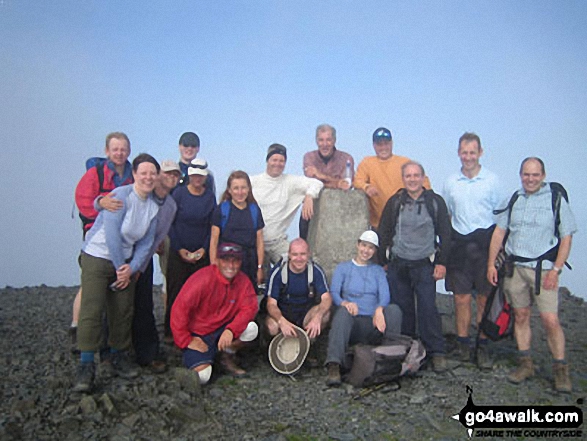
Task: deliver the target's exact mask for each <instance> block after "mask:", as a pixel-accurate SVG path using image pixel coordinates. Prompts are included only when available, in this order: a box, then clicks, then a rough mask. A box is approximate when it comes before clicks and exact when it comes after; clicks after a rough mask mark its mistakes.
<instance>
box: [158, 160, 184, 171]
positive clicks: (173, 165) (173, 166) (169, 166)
mask: <svg viewBox="0 0 587 441" xmlns="http://www.w3.org/2000/svg"><path fill="white" fill-rule="evenodd" d="M161 171H162V172H163V173H166V172H171V171H176V172H179V174H181V168H179V164H178V163H177V162H175V161H174V160H172V159H166V160H165V161H161Z"/></svg>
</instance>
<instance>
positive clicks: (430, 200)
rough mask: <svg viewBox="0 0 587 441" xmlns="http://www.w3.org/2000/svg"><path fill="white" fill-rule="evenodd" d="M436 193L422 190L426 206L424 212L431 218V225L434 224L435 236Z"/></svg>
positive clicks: (436, 220) (436, 215) (436, 225)
mask: <svg viewBox="0 0 587 441" xmlns="http://www.w3.org/2000/svg"><path fill="white" fill-rule="evenodd" d="M435 196H436V193H434V191H432V190H424V205H425V206H426V211H428V215H429V216H430V217H431V218H432V223H433V224H434V233H435V234H437V232H438V204H437V203H435V201H434V198H435Z"/></svg>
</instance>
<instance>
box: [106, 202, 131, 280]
mask: <svg viewBox="0 0 587 441" xmlns="http://www.w3.org/2000/svg"><path fill="white" fill-rule="evenodd" d="M125 195H127V193H125ZM117 196H118V195H117ZM120 197H121V198H122V197H123V196H122V195H120ZM123 202H124V201H123ZM126 208H127V207H126V204H124V207H123V208H122V209H121V210H118V211H114V212H112V211H102V212H101V213H100V216H103V218H104V235H105V238H106V246H107V247H108V254H109V255H110V261H111V262H112V264H113V265H114V268H116V269H117V270H118V269H119V268H120V267H121V266H122V265H124V264H125V259H124V253H123V252H122V233H121V231H120V229H121V228H122V222H123V220H124V216H125V215H126Z"/></svg>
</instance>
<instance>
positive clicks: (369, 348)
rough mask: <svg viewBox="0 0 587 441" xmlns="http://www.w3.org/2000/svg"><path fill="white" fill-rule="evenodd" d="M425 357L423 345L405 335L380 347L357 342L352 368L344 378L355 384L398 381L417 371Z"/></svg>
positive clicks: (363, 384)
mask: <svg viewBox="0 0 587 441" xmlns="http://www.w3.org/2000/svg"><path fill="white" fill-rule="evenodd" d="M425 357H426V350H425V349H424V345H423V344H422V343H421V342H420V341H419V340H414V339H413V338H411V337H408V336H405V335H395V336H393V338H391V339H386V341H385V342H384V343H383V344H381V345H379V346H373V345H365V344H358V345H356V346H355V347H354V349H353V355H352V367H351V370H350V372H349V373H348V374H347V376H346V378H345V379H346V381H347V382H348V383H350V384H352V385H353V386H355V387H369V386H374V385H377V384H382V383H388V382H392V381H397V380H398V379H399V378H400V377H402V376H404V375H409V374H414V373H416V372H418V370H419V369H420V367H421V366H422V362H423V361H424V358H425Z"/></svg>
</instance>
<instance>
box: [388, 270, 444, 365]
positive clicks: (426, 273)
mask: <svg viewBox="0 0 587 441" xmlns="http://www.w3.org/2000/svg"><path fill="white" fill-rule="evenodd" d="M387 280H388V282H389V291H390V294H391V299H392V301H393V302H394V303H397V305H399V307H400V309H401V310H402V313H403V320H402V331H401V333H402V334H404V335H408V336H410V337H412V338H417V334H419V335H420V338H421V340H422V343H424V347H425V348H426V352H427V353H429V354H431V355H435V354H439V355H443V354H445V353H446V350H445V345H444V336H443V335H442V323H441V319H440V314H439V313H438V309H437V307H436V280H434V265H433V264H432V263H431V262H430V261H429V260H428V259H426V261H425V262H424V261H414V262H410V261H405V260H404V261H401V262H397V261H392V262H390V263H389V265H388V266H387Z"/></svg>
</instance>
